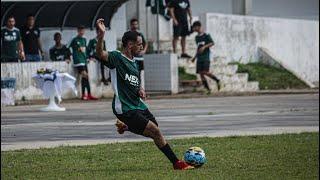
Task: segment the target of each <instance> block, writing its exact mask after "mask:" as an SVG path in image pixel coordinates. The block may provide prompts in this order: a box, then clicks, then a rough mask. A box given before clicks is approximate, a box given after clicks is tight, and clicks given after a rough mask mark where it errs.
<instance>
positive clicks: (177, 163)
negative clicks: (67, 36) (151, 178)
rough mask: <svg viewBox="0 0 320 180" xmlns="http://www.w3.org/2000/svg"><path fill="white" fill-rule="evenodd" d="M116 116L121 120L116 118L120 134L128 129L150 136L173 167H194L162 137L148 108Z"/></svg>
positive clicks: (184, 168) (185, 168) (179, 168)
mask: <svg viewBox="0 0 320 180" xmlns="http://www.w3.org/2000/svg"><path fill="white" fill-rule="evenodd" d="M118 118H119V119H120V120H121V121H120V120H117V123H116V126H117V128H118V132H119V133H120V134H123V132H124V131H126V130H129V131H130V132H132V133H135V134H139V135H143V136H145V137H149V138H152V139H153V141H154V143H155V144H156V146H157V147H158V148H159V149H160V150H161V151H162V152H163V153H164V154H165V155H166V157H167V158H168V159H169V160H170V162H171V163H172V164H173V167H174V169H177V170H188V169H193V168H194V167H193V166H190V165H188V164H187V163H186V162H184V161H181V160H179V159H178V158H177V156H176V155H175V153H174V152H173V151H172V149H171V147H170V146H169V144H168V143H167V142H166V140H165V139H164V137H163V135H162V133H161V131H160V129H159V127H158V124H157V121H156V120H155V118H154V117H153V115H152V114H151V113H150V111H149V110H148V109H146V110H133V111H130V112H127V113H125V114H123V115H120V116H118ZM122 121H123V122H122Z"/></svg>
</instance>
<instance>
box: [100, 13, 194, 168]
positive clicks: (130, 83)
mask: <svg viewBox="0 0 320 180" xmlns="http://www.w3.org/2000/svg"><path fill="white" fill-rule="evenodd" d="M103 21H104V20H103V19H99V20H98V21H97V27H98V28H99V35H98V44H97V55H98V57H99V59H100V60H101V61H102V63H103V64H104V65H106V66H107V67H109V68H110V71H111V83H112V87H113V89H114V94H115V95H114V98H113V102H112V109H113V113H114V114H115V115H116V116H117V118H118V119H120V120H121V121H122V122H123V123H124V124H123V123H122V125H121V124H120V123H119V124H118V128H120V131H119V130H118V131H119V132H121V131H124V130H126V129H127V130H129V131H131V132H133V133H135V134H139V135H143V136H145V137H150V138H152V139H153V140H154V142H155V144H156V145H157V147H158V148H159V149H160V150H161V151H162V152H163V153H164V154H165V155H166V157H167V158H168V159H169V160H170V161H171V163H172V164H173V167H174V169H179V170H186V169H192V168H193V166H190V165H188V164H187V163H186V162H184V161H180V160H178V158H177V157H176V155H175V154H174V152H173V151H172V149H171V148H170V146H169V144H168V143H167V142H166V140H165V139H164V137H163V135H162V133H161V132H160V129H159V127H158V123H157V121H156V120H155V118H154V116H153V115H152V114H151V112H150V111H149V110H148V107H147V105H146V104H145V102H144V101H143V100H142V99H145V97H146V94H145V92H144V90H143V88H141V84H140V81H139V78H138V77H139V71H138V69H137V64H136V63H135V61H134V57H135V56H136V55H139V54H140V53H141V51H142V50H143V43H142V37H141V36H140V35H139V33H137V32H134V31H128V32H126V33H125V34H124V35H123V37H122V45H123V51H122V52H120V51H110V52H108V51H104V50H103V38H104V35H105V32H106V28H105V25H104V22H103Z"/></svg>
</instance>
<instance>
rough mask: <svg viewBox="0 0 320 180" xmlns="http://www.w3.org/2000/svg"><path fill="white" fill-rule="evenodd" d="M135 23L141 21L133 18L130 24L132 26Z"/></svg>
mask: <svg viewBox="0 0 320 180" xmlns="http://www.w3.org/2000/svg"><path fill="white" fill-rule="evenodd" d="M133 22H139V20H138V19H137V18H132V19H131V20H130V24H132V23H133Z"/></svg>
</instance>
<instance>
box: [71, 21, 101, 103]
mask: <svg viewBox="0 0 320 180" xmlns="http://www.w3.org/2000/svg"><path fill="white" fill-rule="evenodd" d="M84 33H85V27H84V26H79V27H78V35H77V36H76V37H75V38H73V39H72V40H71V43H70V46H69V48H71V49H72V58H73V64H74V67H75V68H76V69H77V70H78V73H79V74H80V75H81V91H82V98H81V99H82V100H97V98H96V97H93V96H92V95H91V89H90V83H89V77H88V68H87V52H86V48H87V40H86V38H84V37H83V36H84ZM86 89H87V95H86V94H85V90H86Z"/></svg>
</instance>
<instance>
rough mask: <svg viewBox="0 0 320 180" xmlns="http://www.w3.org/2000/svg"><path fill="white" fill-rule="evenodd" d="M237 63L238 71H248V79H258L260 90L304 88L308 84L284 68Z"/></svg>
mask: <svg viewBox="0 0 320 180" xmlns="http://www.w3.org/2000/svg"><path fill="white" fill-rule="evenodd" d="M232 64H238V67H239V68H238V73H248V74H249V81H258V82H259V87H260V89H261V90H267V89H274V90H276V89H306V88H308V86H307V85H306V84H305V83H304V82H303V81H301V80H300V79H298V78H297V77H296V76H295V75H293V74H292V73H290V72H289V71H287V70H285V69H280V68H276V67H273V66H269V65H265V64H262V63H249V64H239V63H232Z"/></svg>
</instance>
